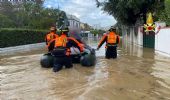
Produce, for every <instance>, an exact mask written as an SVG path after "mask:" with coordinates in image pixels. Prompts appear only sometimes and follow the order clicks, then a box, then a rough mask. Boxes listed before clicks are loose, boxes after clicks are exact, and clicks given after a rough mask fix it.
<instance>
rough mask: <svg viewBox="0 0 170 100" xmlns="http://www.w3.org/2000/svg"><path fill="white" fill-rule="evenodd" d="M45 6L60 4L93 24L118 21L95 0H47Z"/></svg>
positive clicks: (70, 12)
mask: <svg viewBox="0 0 170 100" xmlns="http://www.w3.org/2000/svg"><path fill="white" fill-rule="evenodd" d="M44 6H45V7H49V8H50V7H53V8H58V6H59V8H60V9H61V10H63V11H65V12H66V13H68V14H72V15H75V16H76V17H78V18H79V19H80V21H81V22H84V23H88V24H90V25H92V26H94V25H98V26H101V27H108V26H111V25H113V24H115V23H116V20H115V19H114V18H113V17H112V16H109V15H108V14H107V13H104V12H103V11H101V10H100V8H97V7H96V3H95V0H45V2H44Z"/></svg>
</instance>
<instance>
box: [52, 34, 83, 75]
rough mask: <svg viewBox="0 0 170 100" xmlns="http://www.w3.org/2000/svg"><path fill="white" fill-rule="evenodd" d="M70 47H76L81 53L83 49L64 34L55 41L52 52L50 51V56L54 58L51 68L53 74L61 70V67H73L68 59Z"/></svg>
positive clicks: (69, 58)
mask: <svg viewBox="0 0 170 100" xmlns="http://www.w3.org/2000/svg"><path fill="white" fill-rule="evenodd" d="M72 46H77V47H78V49H79V50H80V51H81V52H82V51H83V47H82V46H81V45H80V44H79V42H78V41H76V40H75V39H74V38H71V37H67V35H66V33H64V32H62V34H61V35H60V36H58V37H57V38H56V39H55V44H54V50H53V51H52V55H53V56H54V57H55V60H54V66H53V71H54V72H57V71H59V70H61V69H62V67H63V66H65V67H66V68H71V67H73V65H72V61H71V57H70V54H71V51H70V48H71V47H72Z"/></svg>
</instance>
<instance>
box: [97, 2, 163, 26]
mask: <svg viewBox="0 0 170 100" xmlns="http://www.w3.org/2000/svg"><path fill="white" fill-rule="evenodd" d="M96 3H97V6H98V7H102V10H104V11H105V12H107V13H108V14H110V15H112V16H114V18H115V19H116V20H117V21H118V22H119V23H121V24H124V25H134V24H135V23H136V21H137V20H138V19H140V18H142V19H143V22H146V15H147V13H148V12H153V13H157V11H158V10H160V9H164V0H105V1H104V2H99V1H98V0H96Z"/></svg>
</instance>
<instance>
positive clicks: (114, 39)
mask: <svg viewBox="0 0 170 100" xmlns="http://www.w3.org/2000/svg"><path fill="white" fill-rule="evenodd" d="M104 42H106V48H107V46H115V45H117V44H118V43H119V42H120V37H119V36H118V35H116V33H115V32H109V33H108V34H105V35H104V36H103V37H102V39H101V40H100V42H99V44H98V48H100V47H101V46H102V45H103V43H104Z"/></svg>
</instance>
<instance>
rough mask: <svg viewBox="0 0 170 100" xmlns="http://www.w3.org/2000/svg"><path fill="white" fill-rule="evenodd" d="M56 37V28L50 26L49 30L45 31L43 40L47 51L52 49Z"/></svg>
mask: <svg viewBox="0 0 170 100" xmlns="http://www.w3.org/2000/svg"><path fill="white" fill-rule="evenodd" d="M56 37H58V35H57V34H56V28H55V27H54V26H52V27H51V28H50V32H49V33H47V35H46V37H45V42H46V46H47V48H48V51H49V52H50V51H52V50H53V49H54V46H53V45H54V42H53V41H54V39H55V38H56Z"/></svg>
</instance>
